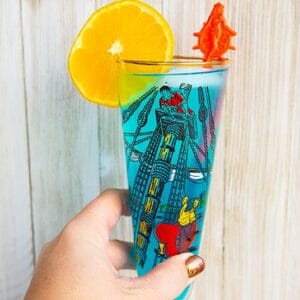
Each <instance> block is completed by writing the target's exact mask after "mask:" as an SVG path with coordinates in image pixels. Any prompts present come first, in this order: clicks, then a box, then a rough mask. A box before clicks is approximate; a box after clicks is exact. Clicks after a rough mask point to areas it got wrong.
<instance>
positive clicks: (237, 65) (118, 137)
mask: <svg viewBox="0 0 300 300" xmlns="http://www.w3.org/2000/svg"><path fill="white" fill-rule="evenodd" d="M109 2H110V1H109V0H73V1H68V0H53V1H52V0H51V1H36V0H20V1H9V0H3V1H0V51H1V56H0V112H1V118H0V192H1V194H0V205H1V210H0V236H1V240H0V257H1V259H0V299H5V300H6V299H8V300H10V299H20V298H21V297H22V294H23V293H24V289H25V288H26V285H27V283H28V280H29V277H30V273H31V272H32V267H33V260H34V254H35V253H38V252H39V250H40V248H41V246H42V245H43V244H44V243H45V242H46V241H48V240H49V239H51V238H52V237H53V236H54V235H55V234H57V232H58V231H59V230H60V229H61V228H62V226H63V225H64V224H65V223H66V222H67V221H68V220H69V219H70V218H71V217H72V216H73V215H74V214H75V213H77V212H78V211H79V210H80V209H81V207H82V206H83V205H84V204H85V203H87V202H88V201H89V200H91V199H92V198H93V197H95V196H96V195H97V194H98V193H99V191H100V190H102V189H105V188H107V187H126V186H127V181H126V177H125V176H124V174H125V167H124V152H123V142H122V134H121V122H120V114H119V111H118V110H112V109H108V108H102V107H97V106H95V105H93V104H90V103H87V102H85V101H83V100H82V99H81V98H80V96H78V93H77V92H76V91H75V89H74V87H73V85H72V84H71V82H70V80H69V76H68V74H67V66H66V63H67V55H68V51H69V49H70V46H71V42H72V40H73V39H74V37H75V35H76V33H77V32H78V30H79V29H80V27H81V26H82V25H83V23H84V22H85V20H86V19H87V17H88V16H89V14H90V13H91V12H92V11H93V10H94V9H95V8H97V7H100V6H102V5H104V4H106V3H109ZM145 2H147V3H149V4H151V5H153V6H154V7H156V8H157V9H158V10H159V11H161V12H162V13H163V14H164V16H165V17H166V19H167V20H168V21H169V23H170V25H171V27H172V29H173V31H174V35H175V39H176V47H175V50H176V54H187V55H191V54H195V53H194V52H193V51H192V49H191V48H192V46H193V45H194V43H195V42H196V39H195V38H194V37H193V36H192V32H193V31H197V30H199V29H200V27H201V26H202V23H203V22H204V21H205V20H206V18H207V15H208V13H209V11H210V9H211V7H212V6H213V4H214V1H212V0H204V1H197V0H185V1H182V0H163V1H162V0H145ZM223 2H224V4H225V7H226V9H225V15H226V18H227V21H228V23H229V24H230V25H231V26H232V27H233V28H235V29H236V31H237V32H238V36H237V37H236V38H235V39H234V44H235V45H236V46H237V48H238V51H236V52H235V53H231V54H230V57H231V58H232V65H231V70H230V73H229V80H228V87H227V91H226V101H225V103H226V105H225V107H224V113H223V120H222V124H221V125H222V129H221V132H220V137H219V143H218V147H217V154H216V162H215V169H214V174H213V180H212V185H211V193H210V197H209V203H208V212H207V216H206V224H205V234H204V238H203V241H202V243H203V247H202V249H201V254H202V255H203V257H204V258H205V260H206V262H207V269H206V271H205V273H204V274H203V275H201V276H200V277H199V279H197V280H196V284H195V286H194V289H193V292H192V294H191V296H190V299H191V300H196V299H197V300H198V299H208V300H212V299H213V300H250V299H251V300H252V299H256V300H277V299H280V300H282V299H283V300H298V299H299V294H300V283H299V278H300V255H299V249H300V240H299V236H300V229H299V228H300V206H299V205H300V204H299V194H300V176H299V169H300V159H299V153H300V117H299V115H300V103H299V98H300V88H299V84H298V81H297V78H299V77H300V28H299V19H300V3H299V0H287V1H280V0H273V1H270V0H261V1H249V0H239V1H238V0H236V1H229V0H226V1H223ZM112 238H119V239H125V240H131V239H132V231H131V222H130V219H128V218H127V219H125V218H124V220H122V221H121V222H120V224H119V225H118V226H117V228H116V230H115V231H114V232H113V234H112ZM125 274H129V275H133V274H134V273H125Z"/></svg>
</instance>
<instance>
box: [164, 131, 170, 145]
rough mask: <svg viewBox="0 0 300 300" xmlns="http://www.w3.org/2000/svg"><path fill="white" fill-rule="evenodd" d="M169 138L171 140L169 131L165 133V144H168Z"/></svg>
mask: <svg viewBox="0 0 300 300" xmlns="http://www.w3.org/2000/svg"><path fill="white" fill-rule="evenodd" d="M170 140H171V133H167V134H166V136H165V144H168V143H169V141H170Z"/></svg>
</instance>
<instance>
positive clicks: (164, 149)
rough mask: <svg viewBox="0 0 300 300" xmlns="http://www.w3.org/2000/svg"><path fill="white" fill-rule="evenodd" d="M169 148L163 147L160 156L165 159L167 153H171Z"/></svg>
mask: <svg viewBox="0 0 300 300" xmlns="http://www.w3.org/2000/svg"><path fill="white" fill-rule="evenodd" d="M169 151H170V150H169V149H168V148H163V149H162V150H161V152H160V156H159V158H160V159H164V158H165V157H166V156H167V154H168V153H169Z"/></svg>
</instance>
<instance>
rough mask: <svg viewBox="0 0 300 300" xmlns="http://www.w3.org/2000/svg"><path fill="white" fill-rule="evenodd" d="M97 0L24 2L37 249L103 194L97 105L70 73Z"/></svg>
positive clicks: (26, 71)
mask: <svg viewBox="0 0 300 300" xmlns="http://www.w3.org/2000/svg"><path fill="white" fill-rule="evenodd" d="M94 8H95V3H94V1H86V0H81V1H80V0H77V1H67V0H65V1H24V5H23V12H22V13H23V27H24V29H23V32H24V48H25V74H26V90H27V97H28V121H29V145H30V161H31V178H32V207H33V225H34V234H35V248H36V251H37V252H39V250H40V248H41V246H42V245H43V244H44V243H45V242H46V241H48V240H49V239H51V238H52V237H53V236H54V235H55V234H57V232H58V231H59V230H60V229H61V228H62V226H63V225H64V224H65V223H66V222H67V221H68V220H69V219H70V218H71V217H72V216H73V215H74V214H75V213H77V212H78V211H79V210H80V208H81V207H82V206H83V204H84V203H86V202H87V201H88V200H91V199H92V198H93V197H95V196H97V194H98V193H99V143H98V129H97V123H98V117H97V106H96V105H92V104H90V103H87V102H86V101H83V100H82V99H81V98H80V97H79V96H78V93H77V92H76V91H75V89H74V87H73V85H72V84H71V82H70V79H69V76H68V74H67V56H68V52H69V49H70V46H71V43H72V41H73V39H74V38H75V35H76V34H77V32H78V31H79V29H80V27H81V26H82V25H83V24H84V22H85V20H86V19H87V17H88V16H89V14H90V13H91V12H92V11H93V10H94Z"/></svg>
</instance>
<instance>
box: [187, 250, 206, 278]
mask: <svg viewBox="0 0 300 300" xmlns="http://www.w3.org/2000/svg"><path fill="white" fill-rule="evenodd" d="M185 265H186V270H187V273H188V276H189V278H193V277H195V276H197V275H198V274H200V273H201V272H202V271H203V270H204V268H205V262H204V260H203V259H202V258H201V257H200V256H197V255H193V256H190V257H189V258H188V259H187V260H186V261H185Z"/></svg>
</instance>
